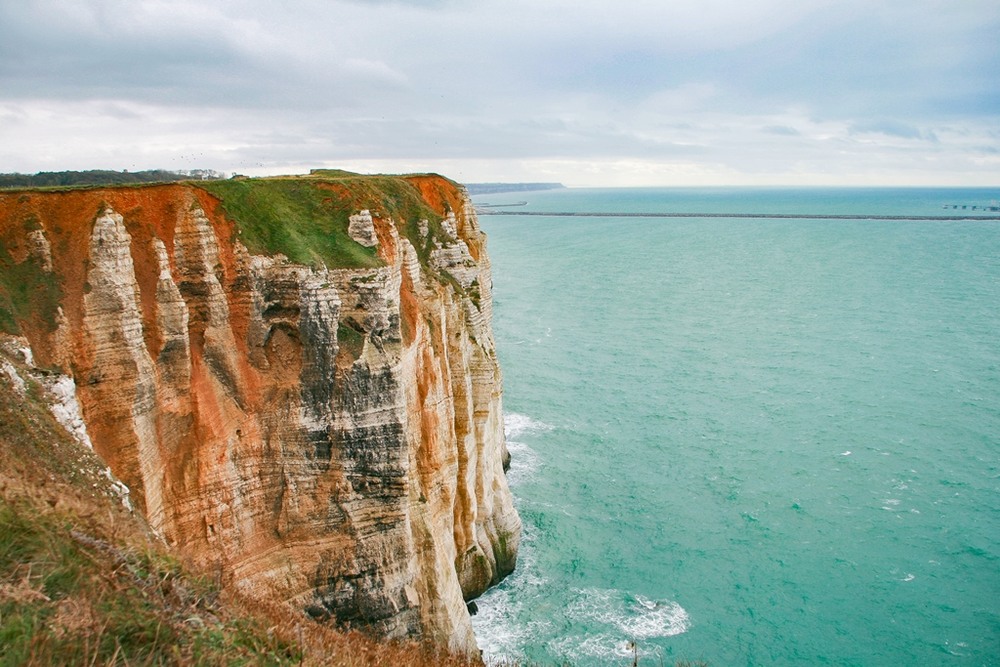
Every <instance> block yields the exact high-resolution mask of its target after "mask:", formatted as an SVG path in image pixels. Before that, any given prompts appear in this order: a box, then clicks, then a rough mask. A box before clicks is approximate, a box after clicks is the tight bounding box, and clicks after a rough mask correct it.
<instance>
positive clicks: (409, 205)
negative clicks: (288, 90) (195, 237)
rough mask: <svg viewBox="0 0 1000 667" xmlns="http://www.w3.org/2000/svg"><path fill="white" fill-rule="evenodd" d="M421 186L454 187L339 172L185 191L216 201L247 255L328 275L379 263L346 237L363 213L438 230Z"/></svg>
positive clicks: (240, 181) (447, 183)
mask: <svg viewBox="0 0 1000 667" xmlns="http://www.w3.org/2000/svg"><path fill="white" fill-rule="evenodd" d="M421 179H423V180H437V181H439V182H440V184H441V187H448V186H450V187H452V188H457V187H458V186H456V185H455V184H453V183H451V182H450V181H447V179H444V178H443V177H440V176H434V175H426V176H424V175H420V176H384V175H376V176H362V175H359V174H352V173H350V172H345V171H339V170H314V171H313V172H312V173H311V174H309V175H308V176H280V177H274V178H234V179H229V180H226V181H191V182H190V184H191V185H194V186H195V187H198V188H201V189H202V190H205V191H207V192H209V193H210V194H212V195H213V196H214V197H216V198H218V200H219V201H220V204H221V207H222V210H223V211H224V212H225V214H226V215H227V216H228V217H229V218H230V219H231V220H232V221H233V222H234V223H235V225H236V227H237V229H238V230H239V234H240V240H241V241H242V242H243V244H244V245H246V246H247V248H248V249H249V250H250V252H252V253H255V254H265V255H273V254H277V253H281V254H283V255H285V256H286V257H288V258H289V259H290V260H291V261H293V262H296V263H301V264H313V263H316V262H321V263H323V264H325V265H326V266H329V267H331V268H334V267H336V268H368V267H375V266H380V265H381V261H380V260H379V258H378V256H377V254H376V250H375V249H374V248H365V247H363V246H361V245H360V244H358V243H356V242H355V241H354V240H353V239H352V238H351V237H350V236H349V235H348V233H347V228H348V224H349V218H350V216H351V215H353V214H356V213H358V211H360V210H363V209H367V210H369V211H371V213H372V215H374V216H376V217H384V218H392V219H393V220H394V221H395V222H396V223H397V224H398V225H400V226H401V228H402V226H404V225H406V224H407V223H415V222H416V221H418V220H428V221H430V222H432V223H437V222H438V221H440V219H441V217H442V214H443V213H444V211H443V210H438V209H437V208H435V206H433V205H432V202H429V201H428V200H427V199H426V198H425V197H424V195H423V193H422V191H421V188H420V187H418V185H417V182H418V181H419V180H421Z"/></svg>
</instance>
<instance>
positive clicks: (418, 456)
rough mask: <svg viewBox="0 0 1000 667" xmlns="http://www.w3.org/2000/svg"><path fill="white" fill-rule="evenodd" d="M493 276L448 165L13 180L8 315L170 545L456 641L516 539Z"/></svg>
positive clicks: (368, 620) (377, 626)
mask: <svg viewBox="0 0 1000 667" xmlns="http://www.w3.org/2000/svg"><path fill="white" fill-rule="evenodd" d="M490 286H491V280H490V264H489V259H488V257H487V255H486V251H485V238H484V235H483V234H482V233H481V231H480V230H479V228H478V225H477V222H476V217H475V214H474V212H473V210H472V207H471V204H470V202H469V200H468V197H467V196H466V195H465V192H464V191H463V190H462V189H461V188H460V187H459V186H457V185H456V184H454V183H453V182H451V181H448V180H447V179H444V178H442V177H440V176H435V175H424V176H409V177H359V176H353V175H347V174H342V173H340V172H337V173H333V174H324V173H322V172H319V173H316V174H314V175H312V176H310V177H295V178H283V179H250V180H239V181H224V182H215V183H211V184H200V183H195V182H188V183H177V184H168V185H154V186H142V187H116V188H90V189H78V190H61V191H38V190H34V191H28V190H25V191H0V330H3V331H5V332H6V333H8V334H11V335H14V336H19V337H21V339H22V341H23V342H24V344H25V346H26V347H27V346H30V352H31V354H30V356H31V357H32V363H33V364H34V365H35V366H37V367H38V368H39V369H43V370H44V372H46V373H48V374H50V375H52V376H53V377H55V378H57V380H54V381H53V385H58V386H59V387H60V391H61V392H62V394H64V395H65V394H69V395H73V394H75V396H71V397H72V398H75V402H76V404H78V408H74V409H78V413H79V416H81V417H82V423H80V422H81V419H79V418H77V419H76V420H75V423H74V426H73V428H74V429H75V430H77V431H83V436H82V437H87V438H88V439H89V442H90V443H92V446H93V449H94V451H95V452H96V453H97V454H98V455H99V456H100V457H101V458H102V459H103V460H104V461H105V462H106V463H107V464H108V466H109V467H110V469H111V471H112V472H113V473H114V475H115V477H116V478H117V479H119V480H121V482H123V483H124V484H125V485H126V486H127V487H128V490H129V494H128V495H129V498H130V501H131V503H133V504H134V506H135V507H136V511H138V512H141V513H142V514H143V515H144V516H145V518H146V520H147V521H148V523H149V525H150V527H151V528H152V529H153V530H154V531H155V532H156V533H157V534H158V535H160V536H161V537H162V538H163V540H164V541H166V542H167V544H169V545H171V546H172V547H173V548H175V549H176V550H177V551H178V552H179V553H181V554H183V555H184V556H185V557H186V558H188V559H190V560H191V561H193V562H194V563H196V564H197V565H199V566H201V567H203V568H208V569H210V570H212V571H214V572H217V573H218V574H219V575H220V576H221V577H222V580H223V582H224V584H225V585H228V586H232V587H235V588H237V589H239V590H240V591H241V592H243V593H245V594H249V595H252V596H255V597H260V598H266V599H268V600H281V601H285V602H288V603H290V604H291V605H293V606H294V607H295V608H297V609H299V610H301V611H302V612H303V613H307V614H309V615H310V616H312V617H314V618H316V619H317V620H319V621H321V622H335V623H338V624H341V625H349V626H351V627H354V628H362V629H367V630H368V631H370V632H372V633H375V634H377V635H380V636H386V637H421V638H426V639H429V640H431V641H434V642H437V643H441V644H446V645H447V646H449V647H450V648H451V649H453V650H456V651H464V652H474V651H475V639H474V637H473V635H472V629H471V624H470V621H469V615H468V612H467V609H466V604H465V602H466V601H467V600H469V599H471V598H473V597H475V596H477V595H479V594H480V593H482V592H483V591H484V590H485V589H486V588H487V587H489V586H490V585H493V584H495V583H497V582H498V581H499V580H500V579H501V578H502V577H503V576H505V575H506V574H508V573H509V572H510V571H511V570H512V569H513V567H514V563H515V558H516V553H517V547H518V542H519V539H520V520H519V518H518V516H517V513H516V512H515V510H514V508H513V506H512V501H511V495H510V491H509V489H508V486H507V482H506V478H505V474H504V467H505V465H506V460H507V457H508V455H507V451H506V444H505V442H504V435H503V419H502V406H501V400H502V398H501V393H502V387H501V375H500V369H499V366H498V364H497V359H496V354H495V350H494V342H493V335H492V331H491V325H490V320H491V315H492V300H491V294H490Z"/></svg>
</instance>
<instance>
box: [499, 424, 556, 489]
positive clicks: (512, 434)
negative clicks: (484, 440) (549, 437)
mask: <svg viewBox="0 0 1000 667" xmlns="http://www.w3.org/2000/svg"><path fill="white" fill-rule="evenodd" d="M503 427H504V428H503V430H504V434H505V435H506V436H507V450H508V451H509V452H510V470H509V471H508V472H507V481H508V483H510V485H511V486H517V485H519V484H522V483H524V482H526V481H528V480H530V479H531V478H532V477H534V475H535V473H536V472H538V469H539V468H540V467H541V464H542V462H541V457H539V456H538V452H536V451H535V450H534V449H532V448H531V447H529V446H528V445H527V444H525V443H524V442H523V441H522V439H521V438H530V437H531V436H532V435H535V434H538V433H544V432H546V431H551V430H552V427H551V426H549V425H548V424H546V423H544V422H540V421H538V420H535V419H532V418H531V417H529V416H527V415H521V414H517V413H516V412H511V413H507V414H505V415H504V417H503Z"/></svg>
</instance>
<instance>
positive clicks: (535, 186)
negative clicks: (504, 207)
mask: <svg viewBox="0 0 1000 667" xmlns="http://www.w3.org/2000/svg"><path fill="white" fill-rule="evenodd" d="M463 185H464V186H465V189H466V190H467V191H468V192H469V194H470V195H492V194H498V193H501V192H529V191H534V190H561V189H563V188H565V187H566V186H565V185H563V184H562V183H463Z"/></svg>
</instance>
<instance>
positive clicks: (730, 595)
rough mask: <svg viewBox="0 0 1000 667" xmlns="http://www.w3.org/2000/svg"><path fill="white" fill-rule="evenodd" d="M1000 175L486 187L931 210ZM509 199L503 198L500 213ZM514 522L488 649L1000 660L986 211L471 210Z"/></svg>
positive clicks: (538, 655)
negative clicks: (909, 185) (513, 561)
mask: <svg viewBox="0 0 1000 667" xmlns="http://www.w3.org/2000/svg"><path fill="white" fill-rule="evenodd" d="M997 198H1000V191H997V190H930V189H919V190H905V189H902V190H885V189H878V190H876V189H871V190H810V189H795V190H781V189H643V190H575V189H573V190H565V191H551V192H539V193H517V194H512V195H488V196H482V197H479V198H477V200H481V201H488V202H490V203H503V202H505V201H506V202H513V201H517V200H523V199H526V200H528V201H529V204H528V206H526V207H523V209H521V210H543V211H572V210H577V211H595V210H596V211H699V212H718V211H730V212H734V211H740V212H761V211H766V212H794V213H826V212H832V213H862V214H905V215H938V214H948V212H947V211H944V210H942V206H943V205H945V204H954V203H958V204H962V203H969V204H973V203H975V204H979V205H983V204H989V203H990V200H991V199H997ZM505 210H517V209H505ZM480 222H481V224H482V226H483V228H484V229H485V230H486V231H487V233H488V234H489V252H490V256H491V258H492V261H493V271H494V297H495V320H494V328H495V333H496V337H497V345H498V350H499V355H500V362H501V365H502V367H503V370H504V376H505V389H506V391H505V398H504V400H505V409H506V412H507V420H506V422H507V430H508V439H509V441H510V447H511V450H512V453H513V455H514V461H513V468H512V470H511V483H512V487H513V491H514V494H515V496H516V499H517V504H518V508H519V511H520V513H521V516H522V518H523V520H524V524H525V539H524V544H523V547H522V552H521V557H520V560H519V565H518V569H517V571H516V572H515V574H513V575H512V576H511V577H510V578H508V579H507V580H506V581H505V582H504V583H502V584H501V585H500V586H499V587H498V588H496V589H494V590H492V591H490V592H488V593H487V594H486V595H485V596H484V597H483V598H482V599H481V600H480V601H479V609H480V613H479V614H478V615H477V616H476V617H475V618H474V625H475V629H476V634H477V637H478V639H479V642H480V646H481V647H482V648H483V649H484V650H485V652H486V653H487V655H491V656H518V657H524V658H528V659H531V660H535V661H539V662H541V663H542V664H551V663H552V662H554V661H557V660H558V661H561V660H570V661H572V662H573V663H574V664H576V665H581V666H585V665H608V664H631V657H630V656H631V652H630V650H629V649H628V647H627V642H629V641H635V642H636V644H637V647H638V652H639V658H640V662H639V664H640V665H643V664H647V665H659V664H660V659H661V658H662V660H663V663H664V664H668V665H669V664H673V661H675V660H678V659H687V660H706V661H708V662H709V663H710V664H711V665H712V666H713V667H722V666H728V665H824V664H826V665H865V666H872V665H875V666H877V665H994V664H1000V493H998V492H1000V222H989V221H973V222H916V221H872V220H847V221H841V220H838V221H824V220H794V219H781V220H761V219H750V220H747V219H740V220H733V219H714V218H713V219H696V218H691V219H688V218H683V219H655V220H650V219H645V220H644V219H635V218H617V219H616V218H557V217H516V216H512V217H492V216H481V217H480Z"/></svg>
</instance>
